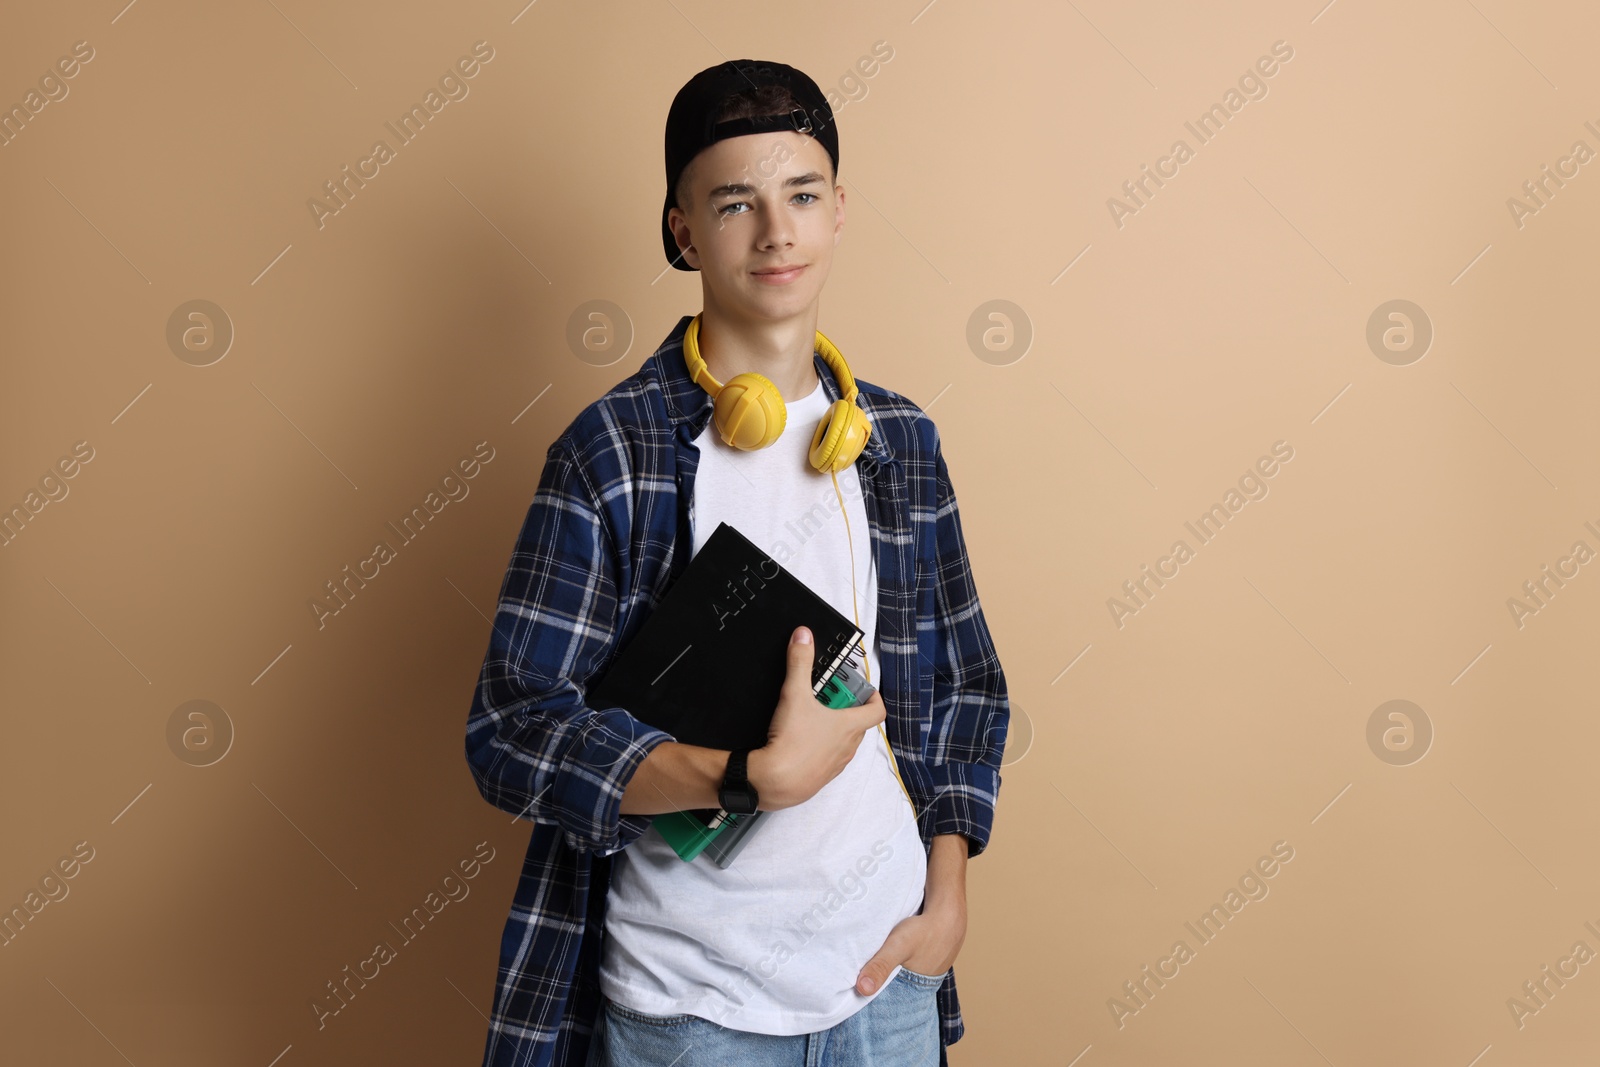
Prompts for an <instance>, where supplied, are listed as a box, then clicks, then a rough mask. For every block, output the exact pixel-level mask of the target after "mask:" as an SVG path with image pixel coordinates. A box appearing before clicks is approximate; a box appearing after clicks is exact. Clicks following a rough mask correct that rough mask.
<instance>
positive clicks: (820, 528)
mask: <svg viewBox="0 0 1600 1067" xmlns="http://www.w3.org/2000/svg"><path fill="white" fill-rule="evenodd" d="M828 403H829V401H828V397H827V394H826V393H825V392H824V391H823V388H822V382H821V381H820V379H819V380H818V382H817V386H816V388H815V389H814V390H812V392H811V394H810V395H809V396H807V397H805V398H804V399H802V400H798V401H795V402H793V403H790V404H788V405H787V407H788V416H787V420H786V423H785V425H784V431H783V434H782V435H781V436H780V437H779V439H778V440H777V441H775V442H773V443H772V444H771V445H768V446H767V447H766V448H763V449H758V450H756V451H754V452H742V451H739V450H737V449H734V448H732V447H730V446H728V445H725V444H723V443H722V439H721V438H720V437H718V436H717V434H716V426H715V423H714V421H712V422H707V424H706V428H705V430H704V431H703V432H702V433H701V434H700V436H699V437H697V438H696V439H695V446H696V447H697V448H698V449H699V450H700V461H699V466H698V468H697V471H696V474H695V482H694V495H693V499H692V501H691V511H690V514H691V528H692V531H693V540H694V552H696V553H698V552H699V551H700V548H701V546H703V545H704V544H705V542H706V540H707V538H709V537H710V536H711V533H712V531H714V530H715V529H716V528H717V524H718V523H719V522H726V523H728V524H729V525H731V526H734V527H737V528H738V530H739V532H740V533H742V534H744V535H745V536H746V537H748V538H749V539H750V540H751V541H752V542H753V543H754V544H755V545H756V546H757V547H759V548H760V549H761V550H762V551H764V552H766V553H767V554H768V555H770V556H771V557H772V558H773V559H774V560H776V561H777V562H778V563H779V564H780V565H782V566H783V567H785V568H786V569H788V570H789V571H790V572H792V573H793V574H794V575H795V576H796V577H797V578H799V579H800V580H801V581H802V582H804V583H805V584H806V585H808V586H809V587H810V588H811V589H813V590H814V591H816V592H817V593H818V594H819V595H820V596H822V597H824V598H825V599H826V600H827V601H828V602H829V603H830V604H832V605H833V606H834V607H835V608H837V609H838V610H839V612H840V613H841V614H843V615H844V616H845V617H846V618H848V619H851V620H852V621H854V620H856V618H857V612H859V617H860V621H859V625H860V627H861V629H862V630H863V631H864V632H865V633H866V635H867V640H866V646H867V656H868V662H869V664H870V666H871V681H872V684H873V685H874V686H877V685H879V684H880V682H881V677H882V676H881V675H880V674H879V666H878V651H877V647H876V644H877V641H876V629H875V624H876V618H877V571H876V568H875V567H874V566H873V562H872V546H871V535H870V532H869V529H868V526H867V516H866V507H865V504H864V503H863V500H862V496H861V484H860V479H859V476H858V475H857V472H856V468H855V466H854V465H852V466H851V467H849V468H848V469H847V470H844V471H841V472H839V474H838V475H837V477H838V479H839V492H840V493H842V494H843V497H844V502H845V508H846V511H847V514H848V516H849V522H850V526H849V534H848V536H847V535H846V530H845V520H844V518H843V517H842V516H841V515H840V512H839V497H838V495H836V494H835V492H834V487H833V477H832V476H830V475H827V474H821V473H819V472H818V471H817V470H816V469H815V468H813V467H812V466H811V464H810V462H809V460H808V459H807V453H808V452H809V450H810V447H811V437H812V434H813V432H814V431H815V430H816V426H817V423H818V422H819V421H820V420H821V418H822V415H823V413H824V412H826V411H827V409H828ZM852 539H853V541H854V553H855V580H856V581H857V582H858V583H859V588H858V590H857V592H856V596H855V602H854V604H852V598H851V589H850V583H851V567H850V559H851V556H850V553H851V541H852ZM818 708H819V709H821V708H822V705H821V704H818ZM760 784H761V783H760V782H759V781H758V782H756V785H757V787H758V788H759V786H760ZM613 863H614V866H613V869H612V878H611V888H610V892H609V895H608V898H607V915H606V938H605V947H604V950H603V952H602V956H601V967H600V988H601V990H602V992H604V993H605V995H606V996H608V997H610V998H611V999H612V1000H615V1001H616V1002H618V1003H619V1004H622V1005H623V1006H625V1007H629V1008H632V1009H634V1010H635V1011H642V1012H648V1013H650V1014H652V1015H673V1014H677V1013H680V1012H684V1013H688V1014H691V1015H698V1016H700V1017H702V1018H705V1019H710V1020H711V1021H712V1022H715V1023H718V1024H720V1025H722V1026H726V1027H730V1028H732V1029H735V1030H746V1031H751V1032H754V1033H761V1034H780V1035H794V1034H808V1033H814V1032H816V1031H818V1030H825V1029H827V1028H829V1027H831V1026H834V1025H836V1024H838V1023H840V1022H842V1021H844V1020H845V1019H847V1018H849V1017H850V1016H851V1015H853V1014H855V1013H856V1012H857V1011H860V1010H861V1009H862V1008H864V1007H866V1005H867V1004H868V1003H870V1002H871V1001H872V999H873V997H875V996H877V995H878V994H879V993H881V992H882V991H883V990H884V989H886V988H887V987H888V985H889V983H888V982H887V981H886V982H885V983H884V984H883V985H882V986H880V987H879V988H878V989H876V990H874V991H873V993H872V994H871V995H869V996H862V995H861V994H860V993H858V992H856V989H855V984H856V978H857V977H858V976H859V975H860V973H861V968H862V967H863V966H865V964H866V962H867V961H868V960H869V959H871V958H872V956H873V954H874V953H876V952H877V951H878V949H879V948H881V947H882V945H883V942H884V940H885V938H887V937H888V935H889V931H890V930H892V929H893V928H894V926H895V924H896V923H898V922H899V921H900V920H902V919H904V918H906V917H907V916H910V915H915V914H916V913H917V910H918V909H919V908H920V907H921V906H922V896H923V889H924V885H925V882H926V879H927V873H928V868H927V856H926V852H925V851H924V849H923V845H922V839H921V837H920V836H919V835H918V832H917V824H916V819H915V813H914V812H913V810H912V808H911V804H910V803H909V801H908V799H907V797H906V795H905V793H904V791H903V790H902V789H901V786H900V782H899V780H898V779H897V778H896V777H895V772H894V767H893V764H892V762H891V759H890V755H889V750H888V747H887V743H886V741H885V738H884V735H883V734H882V733H881V732H880V730H879V727H877V726H874V727H872V728H871V729H868V730H865V731H863V733H862V737H861V744H860V747H858V748H857V750H856V754H855V756H854V757H853V758H852V759H851V761H850V763H849V764H848V765H847V766H846V767H845V769H844V770H843V771H841V772H840V773H839V775H838V776H837V777H836V778H834V779H833V780H832V781H831V782H829V783H828V784H827V785H825V786H824V787H823V788H822V789H821V790H819V791H818V792H817V794H816V795H815V796H813V797H812V798H811V799H810V800H807V801H806V802H805V803H803V804H797V805H795V806H794V807H790V808H784V809H782V810H780V811H769V812H766V813H764V814H763V815H762V816H761V822H760V823H759V824H757V826H756V827H755V829H754V831H753V833H752V835H751V837H750V839H749V840H748V841H747V842H745V844H744V847H743V849H742V850H741V851H740V852H739V853H738V855H737V857H736V858H735V859H734V862H733V865H732V866H730V867H729V868H728V869H727V870H722V869H721V868H719V867H717V865H716V864H715V863H713V862H712V860H711V859H710V858H709V857H708V856H705V855H701V856H699V857H697V858H696V859H695V860H693V861H692V862H689V863H685V862H684V861H683V860H681V859H679V858H678V855H677V853H676V852H674V851H673V850H672V846H670V845H668V844H667V843H666V841H665V840H664V839H663V838H662V837H661V835H660V834H659V833H658V832H657V831H656V830H655V829H654V827H652V828H651V829H649V830H647V831H645V833H644V834H643V835H641V836H640V837H639V838H638V839H637V840H635V841H634V842H633V843H632V844H631V845H629V846H628V847H627V848H624V849H622V850H621V851H619V852H617V853H615V854H614V855H613ZM896 973H898V968H896V971H895V972H892V973H891V974H890V978H893V977H894V976H895V974H896Z"/></svg>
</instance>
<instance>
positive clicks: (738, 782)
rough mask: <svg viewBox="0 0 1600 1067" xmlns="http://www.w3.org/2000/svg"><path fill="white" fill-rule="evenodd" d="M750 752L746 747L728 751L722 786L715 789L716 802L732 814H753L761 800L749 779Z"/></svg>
mask: <svg viewBox="0 0 1600 1067" xmlns="http://www.w3.org/2000/svg"><path fill="white" fill-rule="evenodd" d="M750 752H751V750H750V749H748V748H741V749H735V750H734V751H732V752H730V753H728V769H727V771H726V772H725V773H724V774H723V776H722V787H721V788H720V789H718V790H717V803H719V804H721V805H722V810H723V811H726V812H729V813H731V814H734V815H753V814H755V812H756V809H757V806H758V805H759V804H760V802H761V798H760V795H759V794H758V793H757V792H756V787H755V785H754V784H753V783H752V782H751V781H750V770H749V767H750Z"/></svg>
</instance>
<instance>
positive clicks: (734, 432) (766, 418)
mask: <svg viewBox="0 0 1600 1067" xmlns="http://www.w3.org/2000/svg"><path fill="white" fill-rule="evenodd" d="M712 418H713V419H715V420H716V424H717V432H718V433H719V434H721V436H722V443H723V444H726V445H731V446H732V447H734V448H737V449H740V450H742V451H745V452H753V451H755V450H756V449H758V448H766V447H767V446H768V445H770V444H772V442H774V441H776V440H777V439H778V438H779V437H780V436H782V434H783V427H784V424H785V423H786V422H787V421H788V418H789V412H788V409H787V408H786V407H785V406H784V403H783V394H782V393H781V392H779V391H778V387H777V386H775V385H773V384H772V381H771V380H770V379H769V378H767V377H766V376H765V375H762V374H757V373H756V372H755V371H745V372H744V373H742V374H735V375H734V376H733V377H732V378H730V379H728V382H727V384H725V385H724V386H723V387H722V389H721V390H720V391H718V393H717V399H716V406H715V407H714V408H713V414H712Z"/></svg>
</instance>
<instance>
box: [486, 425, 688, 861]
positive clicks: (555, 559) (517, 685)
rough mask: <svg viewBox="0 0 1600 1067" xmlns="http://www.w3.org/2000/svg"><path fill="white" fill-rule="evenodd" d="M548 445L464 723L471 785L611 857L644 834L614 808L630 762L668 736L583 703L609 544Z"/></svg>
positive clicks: (609, 582)
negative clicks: (555, 826) (473, 780)
mask: <svg viewBox="0 0 1600 1067" xmlns="http://www.w3.org/2000/svg"><path fill="white" fill-rule="evenodd" d="M569 446H570V442H568V440H567V438H566V437H565V436H563V437H562V438H561V439H558V440H557V441H556V442H555V443H554V444H553V445H551V446H550V449H549V451H548V452H547V453H546V456H545V466H544V470H543V472H542V473H541V474H540V476H539V485H538V488H537V489H536V491H535V493H534V497H533V502H532V504H531V505H530V506H529V508H528V514H527V518H526V519H525V520H524V522H523V525H522V531H521V533H519V534H518V536H517V543H516V547H515V548H514V549H513V551H512V555H511V563H510V566H509V567H508V568H507V571H506V577H505V582H504V584H503V585H502V586H501V590H500V601H499V606H498V608H497V609H496V612H495V620H494V627H493V632H492V633H491V635H490V639H489V651H488V654H487V655H486V656H485V658H484V663H483V669H482V672H481V673H480V675H479V678H478V685H477V689H476V692H475V694H474V696H473V702H472V710H471V712H470V714H469V716H468V719H467V737H466V754H467V763H468V765H469V766H470V767H471V769H472V775H473V778H474V779H475V780H476V782H477V785H478V791H479V792H480V793H482V794H483V797H484V799H485V800H487V801H488V802H489V803H491V804H493V805H494V806H495V807H497V808H500V809H502V810H504V811H508V812H512V813H514V814H519V815H521V816H523V817H524V818H529V819H532V820H533V821H534V822H535V823H553V824H555V825H557V826H559V827H560V829H561V831H562V834H563V837H564V839H565V841H566V843H567V845H568V846H569V847H571V848H572V849H574V850H576V851H589V852H597V853H599V854H600V855H609V854H611V853H613V852H616V851H618V850H620V849H621V848H623V847H625V846H626V845H628V844H631V843H632V842H633V841H634V840H635V839H636V838H638V837H639V835H640V834H642V833H644V831H645V830H647V829H649V827H650V823H651V819H652V816H648V815H622V814H621V812H620V809H621V804H622V793H623V791H624V789H626V787H627V783H628V781H629V780H630V779H631V778H632V777H633V773H634V770H635V769H636V768H637V767H638V765H639V763H640V762H642V761H643V760H644V758H645V757H646V756H647V755H649V753H650V751H651V750H652V749H654V748H655V747H656V746H657V745H659V744H660V743H662V742H663V741H670V740H672V737H671V735H670V734H667V733H665V732H663V731H661V730H658V729H655V728H654V727H651V726H647V725H646V724H644V723H642V722H640V721H639V720H638V719H636V718H634V717H633V716H632V715H631V714H629V713H628V712H627V711H626V710H624V709H622V708H610V709H606V710H595V709H593V708H590V707H588V706H587V705H585V703H584V694H585V687H586V685H587V683H588V681H589V680H590V679H591V678H593V677H594V676H595V675H596V674H598V673H599V671H600V669H601V668H602V667H604V666H605V664H606V663H607V662H608V661H609V660H610V658H611V655H612V653H613V652H614V649H613V644H614V643H615V639H616V635H617V620H618V597H617V587H616V578H615V576H616V575H617V574H618V573H619V571H618V562H617V558H616V545H617V544H618V543H622V544H626V543H627V539H626V533H627V532H626V531H621V532H620V534H618V533H616V532H614V531H612V530H610V528H609V525H608V515H609V516H614V515H615V514H616V513H615V512H614V511H613V512H610V513H603V512H602V510H601V507H600V499H599V497H598V495H597V494H596V493H595V492H594V488H593V485H592V484H591V482H590V480H589V477H588V475H587V474H586V473H585V469H584V466H585V465H584V463H583V462H582V460H581V458H580V457H574V456H573V455H571V454H570V453H569V451H568V447H569Z"/></svg>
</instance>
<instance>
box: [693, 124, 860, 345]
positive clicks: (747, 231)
mask: <svg viewBox="0 0 1600 1067" xmlns="http://www.w3.org/2000/svg"><path fill="white" fill-rule="evenodd" d="M832 172H833V161H832V160H831V159H830V158H829V157H828V152H827V150H826V149H825V148H823V147H822V145H820V144H818V143H817V141H816V140H815V139H814V138H811V137H809V136H807V135H805V134H801V133H793V132H787V131H786V132H782V133H753V134H749V135H748V136H744V137H730V138H728V139H727V140H724V141H718V142H717V143H716V144H714V145H712V146H710V147H709V148H707V149H705V150H704V151H702V152H701V153H700V154H699V155H697V156H695V158H694V160H693V162H691V163H690V164H689V166H688V168H687V169H686V170H685V172H684V173H685V175H686V178H687V180H686V181H685V182H684V183H683V194H684V195H683V206H682V207H676V206H675V207H673V208H672V209H671V210H670V211H669V212H668V213H667V225H668V226H670V227H671V228H672V232H673V234H674V236H675V237H676V238H677V241H678V247H679V248H680V249H681V248H683V247H684V246H685V245H693V247H692V248H690V249H689V250H688V251H686V252H685V253H684V256H683V259H684V262H686V263H688V264H689V265H691V266H693V267H696V268H698V269H699V271H700V278H701V285H702V287H703V289H704V292H705V301H706V304H707V305H708V306H715V307H717V308H718V309H719V310H721V311H722V312H723V313H725V314H727V315H730V316H733V317H740V318H745V317H749V318H760V319H769V320H776V319H786V318H791V317H793V316H795V315H799V314H802V313H804V312H805V311H807V310H808V309H813V308H815V306H816V303H817V300H818V298H819V296H820V295H821V293H822V284H823V282H825V281H826V280H827V278H828V271H829V268H831V267H832V266H833V249H834V246H836V245H837V244H838V243H839V239H840V237H841V236H842V235H843V233H844V189H843V188H842V187H835V186H834V185H833V183H832V182H831V181H830V177H831V176H832ZM685 209H687V210H685ZM775 267H798V268H799V269H798V270H794V271H791V272H788V273H783V274H773V273H771V271H772V269H773V268H775Z"/></svg>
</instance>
